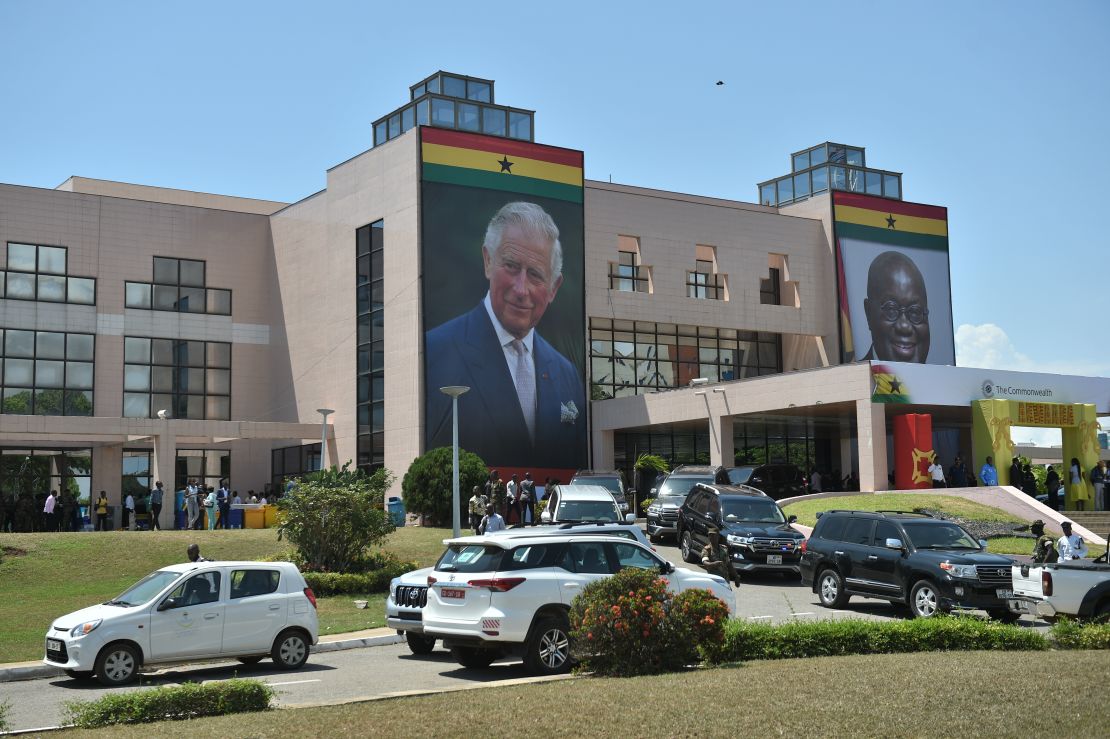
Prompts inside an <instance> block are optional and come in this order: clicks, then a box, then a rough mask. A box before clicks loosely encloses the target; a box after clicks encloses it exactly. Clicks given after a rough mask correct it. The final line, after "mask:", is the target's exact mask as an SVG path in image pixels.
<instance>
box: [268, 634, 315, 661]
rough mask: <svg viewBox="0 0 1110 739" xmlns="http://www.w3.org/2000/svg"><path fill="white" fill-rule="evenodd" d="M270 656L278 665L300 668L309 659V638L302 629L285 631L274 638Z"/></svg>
mask: <svg viewBox="0 0 1110 739" xmlns="http://www.w3.org/2000/svg"><path fill="white" fill-rule="evenodd" d="M270 657H272V658H273V660H274V664H275V665H277V666H278V667H284V668H285V669H287V670H299V669H300V668H301V667H303V666H304V663H305V662H307V661H308V640H307V639H305V636H304V634H303V633H302V632H300V631H283V632H281V633H280V634H278V638H277V639H274V647H273V649H271V650H270Z"/></svg>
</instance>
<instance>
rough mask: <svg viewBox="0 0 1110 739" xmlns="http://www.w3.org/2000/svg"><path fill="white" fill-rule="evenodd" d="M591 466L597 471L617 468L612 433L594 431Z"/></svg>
mask: <svg viewBox="0 0 1110 739" xmlns="http://www.w3.org/2000/svg"><path fill="white" fill-rule="evenodd" d="M591 443H592V445H593V452H592V454H591V455H590V456H591V461H590V466H591V467H592V468H593V469H595V470H611V469H614V468H615V467H616V466H617V463H616V459H615V457H616V453H615V451H614V449H613V432H612V431H596V430H595V431H594V432H593V438H592V439H591Z"/></svg>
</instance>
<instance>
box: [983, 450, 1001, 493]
mask: <svg viewBox="0 0 1110 739" xmlns="http://www.w3.org/2000/svg"><path fill="white" fill-rule="evenodd" d="M979 482H981V483H983V485H984V486H985V487H992V486H994V485H997V484H998V470H996V469H995V468H994V457H987V461H986V462H984V463H983V469H981V470H979Z"/></svg>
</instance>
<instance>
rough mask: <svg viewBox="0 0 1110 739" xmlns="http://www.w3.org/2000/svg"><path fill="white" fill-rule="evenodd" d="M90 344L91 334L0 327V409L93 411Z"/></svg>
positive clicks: (50, 412)
mask: <svg viewBox="0 0 1110 739" xmlns="http://www.w3.org/2000/svg"><path fill="white" fill-rule="evenodd" d="M93 344H94V339H93V335H92V334H70V333H64V332H60V331H27V330H22V329H11V328H9V329H0V397H2V400H0V412H2V413H10V414H13V415H37V416H91V415H92V414H93ZM66 360H72V361H66Z"/></svg>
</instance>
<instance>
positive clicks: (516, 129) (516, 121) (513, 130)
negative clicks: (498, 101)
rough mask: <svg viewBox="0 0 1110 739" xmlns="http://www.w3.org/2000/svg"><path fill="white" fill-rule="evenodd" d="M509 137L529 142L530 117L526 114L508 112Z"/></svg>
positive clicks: (530, 136) (530, 132) (530, 133)
mask: <svg viewBox="0 0 1110 739" xmlns="http://www.w3.org/2000/svg"><path fill="white" fill-rule="evenodd" d="M509 137H510V138H514V139H521V140H523V141H530V140H531V139H532V116H530V115H528V114H527V113H519V112H517V111H515V110H510V111H509Z"/></svg>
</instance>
